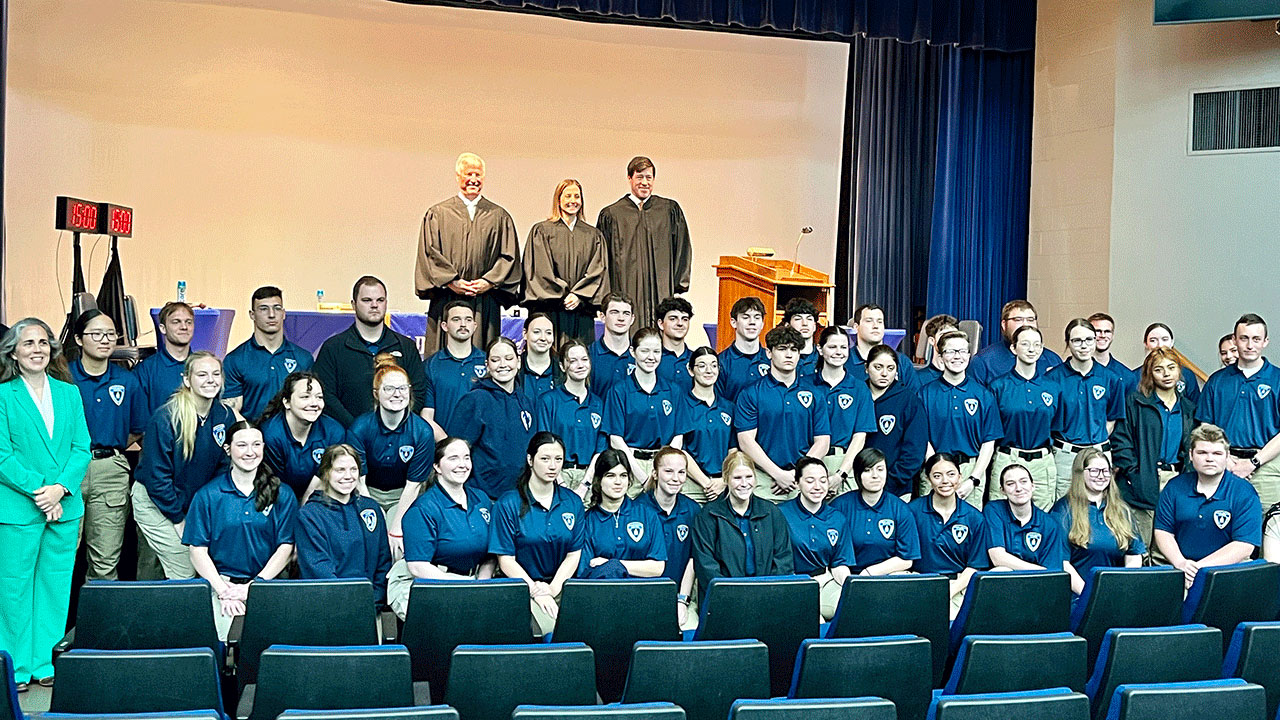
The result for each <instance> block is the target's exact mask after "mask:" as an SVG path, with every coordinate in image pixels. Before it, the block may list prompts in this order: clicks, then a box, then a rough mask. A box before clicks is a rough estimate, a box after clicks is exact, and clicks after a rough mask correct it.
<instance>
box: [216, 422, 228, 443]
mask: <svg viewBox="0 0 1280 720" xmlns="http://www.w3.org/2000/svg"><path fill="white" fill-rule="evenodd" d="M226 439H227V426H226V425H224V424H223V423H218V424H217V425H214V426H213V441H214V442H216V443H218V444H219V445H221V444H222V443H223V442H225V441H226Z"/></svg>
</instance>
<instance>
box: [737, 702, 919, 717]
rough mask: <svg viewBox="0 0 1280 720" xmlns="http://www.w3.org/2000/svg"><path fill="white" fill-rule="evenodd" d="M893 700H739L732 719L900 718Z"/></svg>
mask: <svg viewBox="0 0 1280 720" xmlns="http://www.w3.org/2000/svg"><path fill="white" fill-rule="evenodd" d="M900 717H901V716H899V715H897V714H896V711H895V710H894V707H893V703H891V702H889V701H888V700H885V699H884V698H878V697H857V698H828V699H822V700H783V699H777V700H739V701H738V702H735V703H734V704H733V707H732V708H730V710H729V720H792V718H795V720H897V719H898V718H900Z"/></svg>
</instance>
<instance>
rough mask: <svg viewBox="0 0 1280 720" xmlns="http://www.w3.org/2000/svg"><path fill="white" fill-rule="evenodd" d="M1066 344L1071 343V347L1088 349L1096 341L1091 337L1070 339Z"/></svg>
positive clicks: (1096, 340)
mask: <svg viewBox="0 0 1280 720" xmlns="http://www.w3.org/2000/svg"><path fill="white" fill-rule="evenodd" d="M1068 342H1070V343H1071V347H1089V346H1090V345H1093V344H1094V343H1096V342H1098V339H1097V338H1091V337H1087V338H1071V340H1069V341H1068Z"/></svg>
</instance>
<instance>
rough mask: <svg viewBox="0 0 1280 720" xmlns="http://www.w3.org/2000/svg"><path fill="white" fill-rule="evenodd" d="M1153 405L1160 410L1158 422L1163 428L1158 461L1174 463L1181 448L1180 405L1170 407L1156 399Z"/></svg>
mask: <svg viewBox="0 0 1280 720" xmlns="http://www.w3.org/2000/svg"><path fill="white" fill-rule="evenodd" d="M1155 405H1156V410H1158V411H1159V412H1160V424H1161V426H1162V427H1163V428H1164V433H1163V434H1162V435H1161V438H1160V462H1162V463H1168V464H1170V465H1174V464H1176V463H1177V462H1178V453H1179V451H1181V450H1182V406H1181V405H1180V404H1175V405H1174V406H1173V408H1172V409H1170V408H1168V407H1165V404H1164V403H1163V402H1160V401H1158V400H1157V401H1156V403H1155Z"/></svg>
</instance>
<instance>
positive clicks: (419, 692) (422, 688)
mask: <svg viewBox="0 0 1280 720" xmlns="http://www.w3.org/2000/svg"><path fill="white" fill-rule="evenodd" d="M413 704H414V705H416V706H423V705H430V704H431V685H430V684H429V683H428V682H427V681H426V680H415V681H413Z"/></svg>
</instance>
